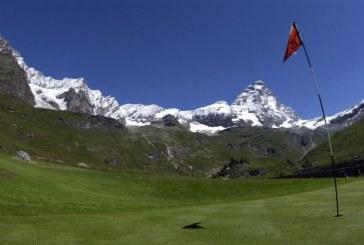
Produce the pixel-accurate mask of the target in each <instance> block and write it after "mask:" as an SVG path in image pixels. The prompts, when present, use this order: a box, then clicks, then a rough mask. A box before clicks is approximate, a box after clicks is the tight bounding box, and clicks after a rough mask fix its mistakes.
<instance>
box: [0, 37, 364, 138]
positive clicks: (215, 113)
mask: <svg viewBox="0 0 364 245" xmlns="http://www.w3.org/2000/svg"><path fill="white" fill-rule="evenodd" d="M4 49H6V50H8V51H10V52H11V53H12V55H13V56H14V58H15V59H16V61H17V63H18V64H19V66H20V67H21V68H22V69H23V70H24V71H25V73H26V76H27V80H28V83H29V86H30V88H31V91H32V93H33V95H34V97H35V107H39V108H46V109H53V110H67V111H72V112H79V113H88V114H92V115H101V116H105V117H110V118H114V119H117V120H119V121H122V122H124V123H125V125H126V126H145V125H150V124H152V123H154V122H158V121H160V120H162V119H163V118H165V117H166V116H173V117H174V118H176V119H177V120H178V122H179V123H180V124H182V125H185V126H186V127H188V128H189V129H190V130H191V131H192V132H202V133H206V134H214V133H216V132H219V131H222V130H224V129H226V128H229V127H232V126H237V125H239V126H264V127H271V128H294V127H307V128H309V129H316V128H318V127H321V126H323V125H324V122H323V120H322V118H315V119H311V120H302V119H300V118H299V117H298V116H297V115H296V114H295V112H294V111H293V109H291V108H290V107H287V106H285V105H283V104H281V103H280V102H279V101H278V100H277V98H276V97H274V95H273V93H272V92H271V91H270V90H269V89H268V88H267V87H266V86H265V84H264V82H263V81H256V82H255V83H254V84H252V85H249V86H248V87H247V88H246V89H245V90H244V91H243V92H242V93H241V94H239V95H238V96H237V98H236V100H235V101H233V102H232V103H231V104H229V103H228V102H226V101H217V102H215V103H213V104H211V105H207V106H205V107H201V108H197V109H195V110H179V109H177V108H162V107H160V106H158V105H143V104H124V105H120V104H119V103H118V101H117V100H116V99H115V98H114V97H111V96H104V95H103V94H102V93H101V91H99V90H92V89H90V88H89V87H88V85H87V84H86V82H85V80H84V79H83V78H76V79H74V78H63V79H54V78H52V77H50V76H45V75H44V74H43V73H42V72H40V71H38V70H36V69H35V68H32V67H29V66H28V65H27V64H26V63H25V61H24V59H23V57H22V56H21V55H20V54H19V53H18V52H17V51H16V50H15V49H13V48H12V47H11V46H10V45H9V43H8V42H7V41H6V40H5V39H3V38H1V37H0V52H1V51H2V50H4ZM363 117H364V101H362V102H361V103H360V104H358V105H356V106H354V107H352V108H349V109H348V110H345V111H343V112H340V113H338V114H336V115H333V116H331V117H328V122H329V123H330V125H331V126H333V127H335V128H341V127H345V126H348V125H351V124H352V123H354V122H355V121H357V120H359V119H361V118H363Z"/></svg>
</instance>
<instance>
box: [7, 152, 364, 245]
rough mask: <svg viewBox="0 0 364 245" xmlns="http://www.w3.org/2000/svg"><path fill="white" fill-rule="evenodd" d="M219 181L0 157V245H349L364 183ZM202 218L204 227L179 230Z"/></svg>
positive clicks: (362, 219)
mask: <svg viewBox="0 0 364 245" xmlns="http://www.w3.org/2000/svg"><path fill="white" fill-rule="evenodd" d="M339 191H340V197H341V199H340V200H341V202H342V207H343V213H344V216H343V217H340V218H334V217H333V215H334V213H335V207H334V202H333V197H334V196H333V190H332V180H331V179H307V180H249V181H224V180H211V179H203V178H189V177H180V176H171V175H169V176H158V175H145V174H144V175H137V174H133V173H117V172H100V171H92V170H84V169H79V168H73V167H68V166H63V165H57V164H45V163H35V164H27V163H23V162H18V161H16V160H13V159H10V158H7V157H0V241H1V242H0V243H1V244H80V243H81V244H247V243H250V244H251V243H255V244H257V243H258V244H262V243H263V244H264V243H265V244H272V243H276V244H299V243H301V244H333V243H335V244H356V243H360V242H361V241H362V240H363V239H364V234H363V233H362V227H363V225H364V209H363V207H364V195H363V193H364V180H363V179H361V178H358V179H340V180H339ZM192 222H202V224H203V226H205V229H202V230H183V229H181V227H182V226H183V225H186V224H189V223H192Z"/></svg>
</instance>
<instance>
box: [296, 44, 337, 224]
mask: <svg viewBox="0 0 364 245" xmlns="http://www.w3.org/2000/svg"><path fill="white" fill-rule="evenodd" d="M302 46H303V49H304V51H305V54H306V58H307V62H308V66H309V67H310V70H311V75H312V78H313V80H314V82H315V88H316V93H317V96H318V99H319V101H320V106H321V111H322V116H323V119H324V122H325V129H326V133H327V138H328V140H329V147H330V158H331V167H332V173H333V177H334V186H335V197H336V217H340V216H342V215H340V212H339V198H338V192H337V183H336V171H335V158H334V151H333V149H332V143H331V135H330V131H329V128H328V125H327V120H326V114H325V109H324V106H323V103H322V99H321V94H320V89H319V85H318V81H317V77H316V74H315V72H314V70H313V67H312V64H311V61H310V57H309V56H308V53H307V50H306V46H305V43H304V42H303V41H302Z"/></svg>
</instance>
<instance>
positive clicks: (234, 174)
mask: <svg viewBox="0 0 364 245" xmlns="http://www.w3.org/2000/svg"><path fill="white" fill-rule="evenodd" d="M250 172H251V171H250V168H249V161H247V160H245V159H241V160H240V161H237V160H235V159H233V158H231V159H230V163H228V164H225V166H224V167H223V168H222V169H221V170H220V171H218V172H217V173H215V174H214V175H213V176H212V178H218V177H223V178H227V179H238V178H247V177H249V176H256V173H255V172H254V173H253V174H251V173H250ZM258 174H259V173H258Z"/></svg>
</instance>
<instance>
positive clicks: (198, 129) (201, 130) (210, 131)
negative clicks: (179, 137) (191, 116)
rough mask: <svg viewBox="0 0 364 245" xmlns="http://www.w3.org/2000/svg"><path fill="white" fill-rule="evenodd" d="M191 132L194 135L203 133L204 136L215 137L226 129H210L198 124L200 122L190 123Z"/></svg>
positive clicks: (218, 127)
mask: <svg viewBox="0 0 364 245" xmlns="http://www.w3.org/2000/svg"><path fill="white" fill-rule="evenodd" d="M189 129H190V131H191V132H193V133H202V134H207V135H214V134H216V133H218V132H220V131H222V130H224V129H226V128H224V127H222V126H217V127H209V126H206V125H204V124H201V123H198V122H191V123H190V128H189Z"/></svg>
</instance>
